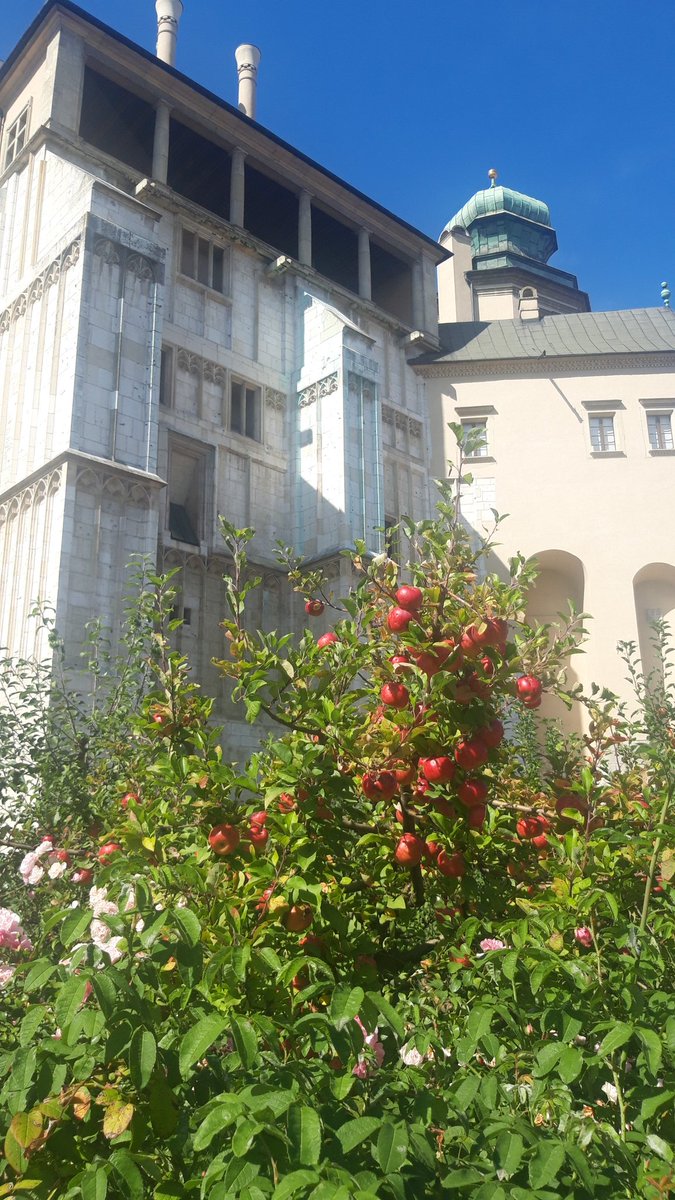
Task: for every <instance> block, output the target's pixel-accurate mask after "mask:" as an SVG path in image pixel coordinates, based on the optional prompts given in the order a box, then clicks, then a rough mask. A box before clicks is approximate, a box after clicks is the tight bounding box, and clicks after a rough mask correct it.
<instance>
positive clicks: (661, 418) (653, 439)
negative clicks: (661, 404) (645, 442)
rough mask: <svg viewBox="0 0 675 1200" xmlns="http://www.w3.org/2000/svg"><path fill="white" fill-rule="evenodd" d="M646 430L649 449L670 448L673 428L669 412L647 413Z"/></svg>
mask: <svg viewBox="0 0 675 1200" xmlns="http://www.w3.org/2000/svg"><path fill="white" fill-rule="evenodd" d="M647 430H648V432H649V448H650V450H672V449H673V430H672V426H671V423H670V413H648V414H647Z"/></svg>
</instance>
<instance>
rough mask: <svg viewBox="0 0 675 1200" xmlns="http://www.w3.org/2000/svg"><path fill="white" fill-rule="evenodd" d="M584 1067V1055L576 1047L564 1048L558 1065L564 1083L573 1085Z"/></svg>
mask: <svg viewBox="0 0 675 1200" xmlns="http://www.w3.org/2000/svg"><path fill="white" fill-rule="evenodd" d="M583 1065H584V1059H583V1055H582V1054H581V1051H580V1050H578V1049H577V1047H576V1046H563V1049H562V1054H561V1055H560V1062H559V1063H558V1074H559V1076H560V1078H561V1079H562V1081H563V1083H572V1081H573V1080H575V1079H576V1078H577V1076H578V1075H580V1074H581V1068H582V1067H583Z"/></svg>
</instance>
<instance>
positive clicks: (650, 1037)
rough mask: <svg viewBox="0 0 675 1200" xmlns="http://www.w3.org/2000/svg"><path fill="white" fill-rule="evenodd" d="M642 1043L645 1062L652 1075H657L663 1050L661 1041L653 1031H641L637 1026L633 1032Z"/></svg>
mask: <svg viewBox="0 0 675 1200" xmlns="http://www.w3.org/2000/svg"><path fill="white" fill-rule="evenodd" d="M635 1032H636V1033H637V1035H638V1037H639V1039H640V1041H641V1042H642V1049H643V1051H644V1056H645V1061H646V1063H647V1067H648V1068H649V1070H650V1072H651V1074H652V1075H657V1074H658V1071H659V1067H660V1066H661V1059H662V1056H663V1049H662V1046H661V1039H660V1037H659V1036H658V1034H657V1033H655V1032H654V1030H653V1029H643V1028H642V1027H641V1026H639V1025H638V1027H637V1029H636V1031H635Z"/></svg>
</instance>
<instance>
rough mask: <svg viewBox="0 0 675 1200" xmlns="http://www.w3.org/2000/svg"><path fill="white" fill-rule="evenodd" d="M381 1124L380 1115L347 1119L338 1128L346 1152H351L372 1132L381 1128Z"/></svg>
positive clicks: (337, 1131) (339, 1137)
mask: <svg viewBox="0 0 675 1200" xmlns="http://www.w3.org/2000/svg"><path fill="white" fill-rule="evenodd" d="M381 1124H382V1120H381V1118H380V1117H354V1118H353V1119H352V1120H351V1121H345V1123H344V1125H341V1126H340V1128H339V1129H338V1130H336V1133H337V1136H338V1139H339V1141H340V1145H341V1146H342V1149H343V1150H344V1152H345V1154H349V1151H350V1150H353V1149H354V1147H355V1146H358V1145H359V1143H360V1142H363V1141H365V1139H366V1138H367V1137H370V1135H371V1133H374V1132H375V1130H376V1129H379V1128H380V1125H381Z"/></svg>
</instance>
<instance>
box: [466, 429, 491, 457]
mask: <svg viewBox="0 0 675 1200" xmlns="http://www.w3.org/2000/svg"><path fill="white" fill-rule="evenodd" d="M462 430H463V432H464V437H465V438H466V442H465V455H466V457H467V458H487V456H488V435H487V421H462Z"/></svg>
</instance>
